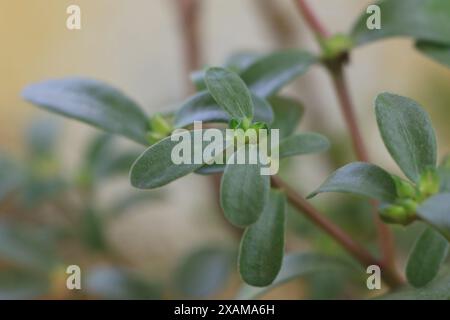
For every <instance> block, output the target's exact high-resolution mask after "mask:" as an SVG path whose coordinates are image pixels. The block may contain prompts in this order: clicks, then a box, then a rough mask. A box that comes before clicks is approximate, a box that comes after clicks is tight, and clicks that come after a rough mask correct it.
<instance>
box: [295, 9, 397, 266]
mask: <svg viewBox="0 0 450 320" xmlns="http://www.w3.org/2000/svg"><path fill="white" fill-rule="evenodd" d="M295 2H296V3H297V5H298V7H299V8H300V10H301V13H302V14H303V16H304V18H305V20H306V22H307V23H308V25H309V26H310V28H311V29H312V30H313V31H314V33H315V34H316V38H317V40H318V41H322V40H323V39H326V38H327V37H329V33H328V32H327V30H326V29H325V27H324V26H323V25H322V24H321V23H320V21H319V19H318V18H317V17H316V15H315V14H314V12H313V10H311V8H310V6H309V5H308V3H307V1H306V0H295ZM347 60H348V54H346V53H345V54H343V55H340V56H338V57H336V58H335V59H333V60H331V61H326V62H325V66H326V67H327V69H328V71H329V73H330V75H331V77H332V80H333V85H334V88H335V91H336V94H337V97H338V100H339V104H340V107H341V111H342V114H343V116H344V119H345V122H346V124H347V127H348V129H349V131H350V134H351V138H352V143H353V147H354V150H355V153H356V155H357V158H358V160H359V161H364V162H368V161H369V155H368V152H367V150H366V147H365V145H364V142H363V138H362V135H361V132H360V129H359V125H358V121H357V119H356V115H355V112H354V107H353V104H352V100H351V97H350V93H349V90H348V85H347V81H346V79H345V74H344V66H345V64H346V62H347ZM372 205H373V207H374V221H375V224H376V227H377V234H378V241H379V243H380V248H381V252H382V262H383V265H385V266H386V267H388V269H389V270H395V249H394V244H393V237H392V234H391V232H390V230H389V228H388V226H387V225H385V224H384V223H383V222H382V221H381V220H380V218H379V216H378V214H377V212H376V207H377V204H376V203H375V202H373V203H372ZM393 273H396V272H395V271H393Z"/></svg>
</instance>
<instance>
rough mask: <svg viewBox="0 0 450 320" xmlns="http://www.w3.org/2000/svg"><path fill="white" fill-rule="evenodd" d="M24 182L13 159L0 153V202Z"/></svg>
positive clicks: (22, 173) (22, 174)
mask: <svg viewBox="0 0 450 320" xmlns="http://www.w3.org/2000/svg"><path fill="white" fill-rule="evenodd" d="M23 181H24V172H23V171H22V169H21V168H20V167H19V166H18V165H16V163H15V162H14V160H13V159H10V158H9V157H8V156H7V155H6V154H4V153H3V152H1V151H0V202H1V201H2V200H3V199H4V198H5V197H7V196H8V195H9V194H10V193H11V192H13V191H14V190H16V189H18V188H19V187H20V186H21V184H22V183H23Z"/></svg>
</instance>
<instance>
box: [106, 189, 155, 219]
mask: <svg viewBox="0 0 450 320" xmlns="http://www.w3.org/2000/svg"><path fill="white" fill-rule="evenodd" d="M161 199H163V195H162V194H161V193H159V192H148V191H143V190H135V191H134V192H132V193H131V194H126V195H124V196H122V197H120V198H119V199H116V200H115V201H114V204H113V205H112V206H111V207H110V208H109V210H108V211H107V215H108V217H118V216H120V215H121V214H123V213H127V212H128V209H129V208H132V207H133V206H136V205H139V204H141V203H143V202H151V201H159V200H161Z"/></svg>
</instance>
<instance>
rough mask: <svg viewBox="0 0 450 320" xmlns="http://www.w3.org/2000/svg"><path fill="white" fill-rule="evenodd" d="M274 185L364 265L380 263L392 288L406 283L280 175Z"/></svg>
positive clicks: (275, 177)
mask: <svg viewBox="0 0 450 320" xmlns="http://www.w3.org/2000/svg"><path fill="white" fill-rule="evenodd" d="M271 182H272V186H273V187H275V188H277V189H280V190H283V191H284V192H285V193H286V196H287V199H288V201H289V203H290V204H291V205H292V206H293V207H295V208H296V209H297V210H298V211H300V212H301V213H303V214H304V215H305V216H306V217H308V218H309V219H310V220H311V221H312V222H313V223H314V224H316V225H317V226H319V227H320V228H322V230H324V231H325V232H326V233H327V234H329V235H330V236H331V237H332V238H333V239H335V240H336V242H338V243H339V244H340V245H341V246H342V247H343V248H345V249H346V250H347V251H348V252H349V253H350V254H351V255H352V256H353V257H354V258H356V260H358V261H359V262H360V263H361V264H362V265H363V266H365V267H367V266H369V265H378V266H380V268H381V269H382V270H383V272H382V277H383V280H384V281H385V282H386V284H388V285H389V286H390V287H391V288H396V287H399V286H401V285H402V284H403V283H404V280H403V278H402V277H401V276H400V275H399V274H398V273H397V271H396V269H395V268H392V267H389V266H388V265H385V263H384V262H383V261H378V260H377V259H376V258H375V257H374V256H373V255H372V254H371V253H370V252H369V251H367V250H366V249H365V248H364V247H362V246H361V245H359V244H358V243H356V242H355V241H354V240H353V239H352V238H351V237H350V236H349V235H348V234H347V233H346V232H345V231H344V230H342V229H341V228H340V227H339V226H337V225H336V224H334V223H333V222H332V221H330V220H328V219H327V218H326V217H325V216H323V215H322V214H321V213H320V212H319V211H318V210H317V209H315V208H314V207H313V206H312V205H311V204H310V203H309V202H308V201H307V200H306V199H305V198H303V197H302V196H301V195H300V194H298V193H297V191H295V190H294V189H293V188H292V187H291V186H290V185H288V184H287V183H286V182H284V181H283V180H282V179H281V178H280V177H278V176H272V177H271Z"/></svg>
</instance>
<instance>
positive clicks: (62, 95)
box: [23, 0, 450, 295]
mask: <svg viewBox="0 0 450 320" xmlns="http://www.w3.org/2000/svg"><path fill="white" fill-rule="evenodd" d="M297 3H298V5H299V7H300V9H301V10H302V13H303V14H304V17H305V19H306V21H307V22H308V24H309V25H310V26H311V27H312V29H313V30H314V32H315V34H316V37H317V40H318V42H319V44H320V46H321V49H322V52H321V55H319V56H316V55H314V54H312V53H308V52H306V51H303V50H297V49H290V50H284V51H281V52H275V53H272V54H269V55H266V56H258V55H253V54H239V55H235V56H233V57H231V58H230V59H229V60H228V61H227V62H226V63H225V65H224V66H223V67H213V68H208V69H206V70H201V71H197V72H195V73H194V74H193V77H192V80H193V82H194V83H195V85H196V88H197V90H198V92H197V93H196V94H194V95H193V96H192V97H190V98H188V99H187V100H186V101H185V102H184V103H183V104H182V105H181V107H180V108H179V109H178V110H177V111H173V112H168V113H167V114H162V115H161V114H157V115H154V116H153V117H148V116H147V115H146V114H145V113H144V112H143V111H142V109H141V108H140V107H139V106H138V105H137V104H136V103H135V102H133V101H132V100H131V99H130V98H128V97H126V96H125V95H124V94H123V93H121V92H120V91H118V90H116V89H114V88H112V87H110V86H108V85H106V84H103V83H101V82H98V81H94V80H88V79H82V78H69V79H62V80H51V81H46V82H43V83H39V84H35V85H31V86H29V87H27V88H26V89H25V90H24V92H23V96H24V97H25V99H27V100H28V101H30V102H32V103H34V104H36V105H38V106H41V107H44V108H46V109H48V110H50V111H53V112H57V113H60V114H63V115H66V116H69V117H72V118H75V119H78V120H81V121H84V122H87V123H89V124H91V125H94V126H96V127H99V128H101V129H103V130H106V131H109V132H112V133H116V134H120V135H123V136H125V137H127V138H129V139H131V140H134V141H136V142H138V143H140V144H143V145H146V146H149V145H151V146H150V147H149V148H148V149H147V150H146V151H144V153H143V154H142V155H141V156H140V157H139V158H138V159H137V161H136V162H135V164H134V165H133V167H132V169H131V174H130V176H131V183H132V184H133V185H134V186H136V187H138V188H144V189H152V188H156V187H160V186H163V185H165V184H167V183H169V182H171V181H173V180H175V179H178V178H180V177H182V176H184V175H187V174H189V173H192V172H196V173H200V174H211V173H217V172H223V177H222V185H221V204H222V208H223V209H224V213H225V216H226V217H227V218H228V219H229V220H230V222H231V223H233V224H235V225H238V226H241V227H245V228H246V231H245V233H244V235H243V238H242V241H241V248H240V255H239V270H240V273H241V275H242V277H243V279H244V280H245V281H246V282H247V283H249V284H250V285H253V286H267V285H269V284H271V283H274V284H276V283H278V282H281V281H285V279H287V278H291V277H292V276H294V275H301V274H304V273H305V272H307V271H304V270H311V268H314V267H309V268H303V269H302V268H300V267H299V265H300V264H301V262H302V261H307V263H311V266H317V268H320V266H321V264H322V263H323V261H324V260H323V259H321V258H317V257H316V258H311V259H310V258H309V257H301V256H299V257H294V256H289V257H287V258H286V259H285V261H284V263H282V257H283V250H284V249H283V247H284V245H283V242H284V219H285V218H284V215H285V213H284V210H285V206H286V205H285V202H286V199H287V200H288V201H289V202H290V203H291V204H292V205H293V206H294V207H295V208H297V209H299V211H301V212H303V213H304V214H305V215H307V216H308V217H309V218H310V219H311V220H312V221H313V222H314V223H316V224H317V225H318V226H320V227H321V228H322V229H323V230H325V231H326V232H327V233H329V234H330V235H331V236H332V237H333V238H334V239H335V240H336V241H338V242H339V243H340V244H341V245H342V246H343V247H344V248H346V249H347V250H348V252H350V253H351V254H352V255H353V256H354V257H355V258H356V259H358V260H359V261H360V262H361V263H362V264H363V265H364V266H367V265H370V264H378V265H380V266H381V267H382V268H383V271H384V272H383V273H382V275H383V277H384V280H385V281H386V283H388V284H389V285H390V286H391V287H395V286H398V285H400V284H402V281H401V277H399V276H398V275H397V274H396V271H395V266H394V264H393V263H392V261H388V260H389V259H392V257H389V252H387V258H386V259H387V260H385V259H384V258H383V259H382V260H379V259H376V258H374V257H373V256H372V255H371V254H370V253H368V252H367V250H365V249H364V248H362V247H361V246H360V245H359V244H357V243H355V242H354V241H353V240H352V239H351V237H349V236H348V235H347V234H346V233H345V232H343V231H342V230H341V229H340V228H339V227H337V226H336V225H334V224H333V223H331V222H330V221H328V220H327V218H325V217H323V216H322V215H320V214H319V213H318V212H317V210H316V209H315V208H314V207H312V206H311V205H310V204H309V203H308V202H307V201H306V200H305V199H304V198H303V197H302V196H301V195H299V194H298V193H297V192H296V191H295V190H293V189H292V188H291V187H290V186H289V185H287V184H286V183H285V182H284V181H282V180H281V179H280V178H279V177H276V176H273V177H272V178H271V179H269V178H268V177H264V176H261V175H259V174H256V172H257V170H255V168H252V166H249V165H214V164H213V165H211V164H209V163H206V161H205V162H204V163H201V164H189V165H187V164H186V165H185V164H181V165H175V164H174V163H173V162H172V161H171V158H170V152H171V150H172V148H173V146H174V145H175V142H174V141H171V139H170V137H168V136H169V135H170V134H171V133H172V132H173V131H174V130H175V129H180V128H187V129H191V128H192V125H193V123H194V122H195V121H203V122H204V123H209V124H210V125H211V126H213V127H217V128H223V125H221V126H220V125H219V126H216V124H218V123H228V124H229V128H231V129H242V130H244V131H245V130H248V129H250V128H255V129H257V128H263V127H268V128H275V129H280V137H281V142H280V157H287V156H293V155H299V154H308V153H314V152H320V151H324V150H325V149H326V148H327V147H328V142H327V140H326V139H325V138H324V137H323V136H321V135H318V134H315V133H306V134H295V133H294V130H295V128H296V126H297V124H298V121H299V120H300V118H301V115H302V106H301V104H300V103H299V102H298V101H296V100H295V99H293V98H288V97H285V96H283V95H279V91H280V89H281V88H283V87H284V86H286V85H287V84H289V83H290V82H292V81H293V80H294V79H296V78H297V77H299V76H301V75H302V74H304V73H305V72H306V71H307V70H308V69H309V68H310V67H311V66H313V65H315V64H320V65H322V66H324V67H325V68H326V69H327V70H328V71H329V73H330V75H331V76H332V79H333V83H334V85H335V88H336V90H337V94H338V98H339V101H340V103H341V107H342V111H343V114H344V116H345V120H346V122H347V124H348V126H349V129H350V132H351V138H352V141H353V145H354V147H355V152H356V154H357V156H358V160H360V161H362V162H358V163H352V164H349V165H347V166H345V167H343V168H341V169H339V170H338V171H336V172H335V174H333V175H332V176H331V177H330V178H329V179H328V180H327V181H326V182H325V183H324V184H323V185H322V186H321V187H320V188H319V189H318V190H317V191H316V192H315V193H314V194H313V195H315V194H317V193H321V192H330V191H341V192H342V191H343V192H352V193H356V194H360V195H364V196H367V197H370V198H374V199H377V200H378V201H380V202H381V205H380V208H381V210H380V212H381V214H380V216H381V217H382V219H383V220H384V221H385V222H388V223H397V224H402V225H408V224H410V223H411V222H413V221H415V220H422V221H425V222H427V223H428V224H429V225H430V227H431V229H427V230H426V231H425V232H424V234H423V235H422V236H421V237H420V239H419V240H418V241H417V243H416V245H415V247H414V250H413V251H412V253H411V256H410V260H409V263H408V267H407V272H406V274H407V277H408V280H409V281H410V283H411V284H413V285H414V286H417V287H420V286H423V285H425V284H426V283H428V282H429V281H430V280H431V279H433V278H434V277H435V275H436V274H437V271H438V270H439V266H440V264H441V262H442V261H443V259H444V257H445V255H446V252H447V246H448V244H447V240H445V237H447V239H448V237H449V232H450V231H449V230H450V227H449V226H450V218H449V215H448V212H449V211H450V210H449V207H450V201H449V199H448V198H449V196H448V195H447V194H446V193H445V192H449V191H448V189H449V187H448V186H449V185H450V182H449V181H448V176H450V174H449V173H448V171H449V169H448V167H449V165H448V162H444V164H442V165H441V166H437V165H436V162H437V160H436V159H437V151H436V138H435V136H434V131H433V128H432V126H431V123H430V120H429V118H428V116H427V115H426V113H425V112H424V111H423V110H422V109H421V108H420V107H419V106H418V104H417V103H415V102H413V101H411V100H409V99H407V98H404V97H400V96H396V95H392V94H381V95H380V96H379V97H378V98H377V100H376V114H377V120H378V125H379V129H380V132H381V135H382V138H383V140H384V142H385V145H386V147H387V149H388V151H389V152H390V154H391V155H392V157H393V159H394V160H395V161H396V162H397V163H398V165H399V166H400V168H401V169H402V171H403V172H404V174H405V175H406V177H408V178H409V179H410V181H411V182H408V181H406V180H404V179H402V178H400V177H396V176H393V175H391V174H389V173H387V172H386V171H384V170H383V169H381V168H379V167H377V166H375V165H372V164H370V163H368V157H367V150H365V146H364V143H363V141H362V139H361V135H360V132H359V128H358V124H357V121H356V119H355V116H354V113H353V107H352V105H351V100H350V97H349V94H348V92H347V86H346V82H345V79H344V74H343V67H344V65H345V64H346V63H347V62H348V60H349V54H350V52H351V50H353V49H356V48H357V47H359V46H362V45H365V44H368V43H371V42H373V41H376V40H380V39H385V38H388V37H399V36H403V37H410V38H412V39H413V40H414V41H415V42H416V44H417V45H416V48H417V49H418V50H419V51H421V52H423V53H425V54H426V55H427V56H430V57H432V58H434V59H435V60H436V61H438V62H441V63H443V64H447V65H450V55H449V52H450V50H449V47H450V2H448V1H446V0H384V1H379V2H376V4H377V5H378V6H379V7H380V9H381V12H383V13H385V14H384V15H383V17H384V18H383V20H382V28H381V29H374V30H370V29H368V28H367V25H366V21H367V18H368V15H367V14H366V13H364V14H362V15H361V17H360V18H359V19H358V21H357V22H356V23H355V25H354V27H353V29H352V30H351V31H350V32H349V33H348V34H337V35H329V34H328V32H327V31H326V30H325V29H324V28H323V27H322V26H321V25H320V23H319V22H318V20H317V18H316V17H315V16H314V14H313V12H312V11H311V10H310V8H309V7H308V5H307V3H306V2H305V1H304V0H298V1H297ZM190 132H191V133H190V134H194V131H190ZM236 152H239V151H236ZM271 186H272V190H271ZM273 188H275V189H280V190H279V191H275V190H273ZM379 230H380V231H381V232H385V233H386V232H388V230H387V229H386V226H384V225H381V228H379ZM435 230H436V231H438V232H439V233H437V232H435ZM386 235H387V233H386ZM441 235H443V236H444V237H442V236H441ZM388 238H389V237H388V236H386V237H384V236H382V237H381V240H382V241H388V240H389V239H388ZM428 246H433V248H435V250H427V249H426V248H427V247H428ZM386 247H387V249H386V250H389V244H387V245H386ZM325 260H326V259H325ZM291 263H292V264H293V265H295V266H296V267H298V268H297V271H298V272H290V271H289V270H290V269H289V268H290V266H289V265H288V264H291ZM280 268H281V272H280V274H279V276H278V278H277V274H278V272H279V270H280ZM274 279H275V280H274ZM447 294H448V295H450V294H449V293H447Z"/></svg>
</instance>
